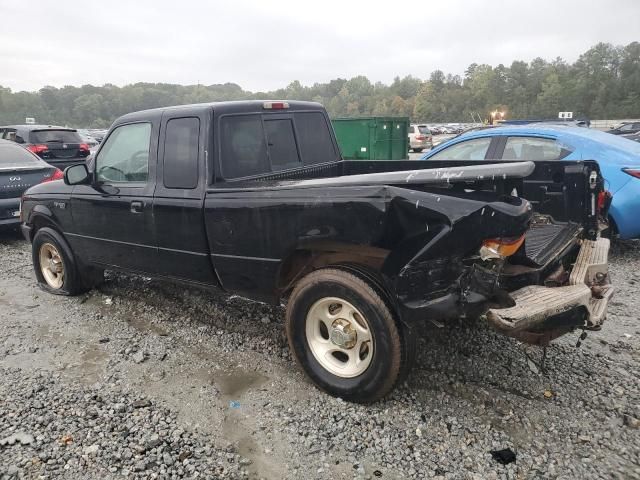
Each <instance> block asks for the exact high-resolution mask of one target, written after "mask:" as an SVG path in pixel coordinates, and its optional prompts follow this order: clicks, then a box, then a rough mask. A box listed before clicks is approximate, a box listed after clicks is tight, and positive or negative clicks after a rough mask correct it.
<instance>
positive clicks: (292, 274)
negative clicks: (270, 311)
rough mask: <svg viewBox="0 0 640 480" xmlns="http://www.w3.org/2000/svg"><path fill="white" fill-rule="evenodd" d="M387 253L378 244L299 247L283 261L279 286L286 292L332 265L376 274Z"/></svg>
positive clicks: (283, 292)
mask: <svg viewBox="0 0 640 480" xmlns="http://www.w3.org/2000/svg"><path fill="white" fill-rule="evenodd" d="M388 253H389V251H388V250H385V249H381V248H377V247H370V246H365V245H346V244H337V243H336V244H332V245H323V247H322V248H313V247H311V248H300V249H296V250H294V251H293V252H292V253H291V254H290V255H289V256H288V257H286V258H285V260H284V261H283V262H282V266H281V267H280V272H279V275H278V283H277V287H278V289H279V290H280V291H281V292H282V294H285V295H286V294H287V293H289V292H290V291H291V289H292V288H293V286H294V285H295V283H296V282H297V281H298V280H299V279H300V278H302V277H304V276H305V275H307V274H308V273H310V272H312V271H314V270H318V269H319V268H326V267H330V266H340V265H351V266H353V267H355V268H358V267H360V268H363V269H366V271H368V272H371V273H373V274H376V275H377V274H379V272H380V269H381V268H382V264H383V263H384V260H385V258H386V257H387V255H388Z"/></svg>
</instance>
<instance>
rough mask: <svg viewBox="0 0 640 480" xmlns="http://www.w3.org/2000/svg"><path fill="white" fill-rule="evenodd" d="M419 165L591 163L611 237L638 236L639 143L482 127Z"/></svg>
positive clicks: (547, 129) (591, 134) (552, 130)
mask: <svg viewBox="0 0 640 480" xmlns="http://www.w3.org/2000/svg"><path fill="white" fill-rule="evenodd" d="M421 160H596V161H597V162H598V164H599V165H600V170H601V172H602V175H603V177H604V178H605V180H606V187H607V190H609V191H610V192H611V193H612V194H613V201H612V203H611V208H610V210H609V216H610V223H611V227H612V229H613V231H614V233H616V234H618V235H619V236H620V238H638V237H640V143H637V142H633V141H631V140H628V139H626V138H621V137H618V136H616V135H611V134H609V133H605V132H600V131H597V130H592V129H589V128H580V127H569V126H563V125H537V126H536V125H524V126H513V127H496V128H486V129H482V130H475V131H471V132H467V133H463V134H462V135H459V136H457V137H455V138H452V139H451V140H449V141H448V142H445V143H443V144H441V145H438V147H436V148H434V149H433V150H431V151H429V152H428V153H426V154H425V155H423V156H422V158H421Z"/></svg>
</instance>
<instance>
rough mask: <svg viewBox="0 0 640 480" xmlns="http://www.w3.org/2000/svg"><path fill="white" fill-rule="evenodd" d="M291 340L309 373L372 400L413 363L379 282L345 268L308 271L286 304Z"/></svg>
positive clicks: (324, 384) (323, 384)
mask: <svg viewBox="0 0 640 480" xmlns="http://www.w3.org/2000/svg"><path fill="white" fill-rule="evenodd" d="M286 329H287V338H288V340H289V346H290V348H291V351H292V352H293V354H294V356H295V358H296V360H297V361H298V363H299V364H300V365H301V366H302V368H303V369H304V371H305V373H306V374H307V375H308V376H309V377H310V378H311V380H312V381H313V382H314V383H315V384H316V385H317V386H318V387H320V388H321V389H323V390H324V391H326V392H328V393H330V394H331V395H335V396H339V397H341V398H344V399H345V400H349V401H355V402H371V401H375V400H377V399H379V398H381V397H383V396H384V395H386V394H387V393H388V392H389V391H390V390H391V389H392V388H393V387H394V385H395V383H396V381H397V380H398V378H400V377H401V374H402V373H403V372H404V371H405V369H406V368H408V365H407V363H408V362H407V361H406V360H407V358H408V357H407V347H406V345H405V341H404V340H405V338H404V337H403V335H402V332H401V329H400V328H399V326H398V324H397V322H396V320H395V318H394V316H393V314H392V313H391V311H390V310H389V307H388V306H387V304H386V303H385V302H384V300H383V299H382V297H381V296H380V294H378V293H377V291H376V289H375V286H373V285H371V284H369V283H368V282H367V281H365V280H364V279H362V278H360V277H358V276H355V275H353V274H352V273H349V272H347V271H344V270H339V269H333V268H327V269H321V270H316V271H315V272H312V273H310V274H309V275H307V276H306V277H304V278H303V279H302V280H300V282H298V284H297V285H296V287H295V288H294V290H293V293H292V294H291V297H290V298H289V302H288V305H287V314H286Z"/></svg>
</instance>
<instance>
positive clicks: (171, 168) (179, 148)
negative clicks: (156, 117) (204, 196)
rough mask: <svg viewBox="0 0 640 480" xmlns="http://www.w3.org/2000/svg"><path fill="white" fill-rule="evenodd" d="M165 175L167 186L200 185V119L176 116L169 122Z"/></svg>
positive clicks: (187, 186)
mask: <svg viewBox="0 0 640 480" xmlns="http://www.w3.org/2000/svg"><path fill="white" fill-rule="evenodd" d="M164 138H165V139H164V160H163V171H164V173H163V177H164V186H165V187H167V188H181V189H193V188H196V187H197V186H198V152H199V145H198V141H199V138H200V119H198V118H196V117H187V118H174V119H171V120H169V121H168V122H167V128H166V133H165V137H164Z"/></svg>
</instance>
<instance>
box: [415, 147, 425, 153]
mask: <svg viewBox="0 0 640 480" xmlns="http://www.w3.org/2000/svg"><path fill="white" fill-rule="evenodd" d="M422 150H424V149H423V148H414V149H413V151H414V152H415V153H422Z"/></svg>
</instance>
